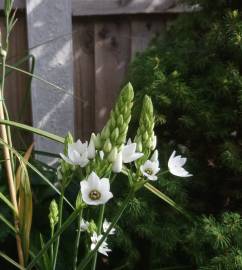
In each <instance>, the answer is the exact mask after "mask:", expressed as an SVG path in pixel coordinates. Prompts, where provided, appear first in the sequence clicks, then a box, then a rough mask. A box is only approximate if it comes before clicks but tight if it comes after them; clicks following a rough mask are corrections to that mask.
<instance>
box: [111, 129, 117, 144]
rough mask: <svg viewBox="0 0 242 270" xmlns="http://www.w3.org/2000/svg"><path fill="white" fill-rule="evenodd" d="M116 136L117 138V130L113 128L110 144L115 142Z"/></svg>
mask: <svg viewBox="0 0 242 270" xmlns="http://www.w3.org/2000/svg"><path fill="white" fill-rule="evenodd" d="M118 136H119V129H118V128H115V129H114V130H113V132H112V134H111V141H112V142H115V141H117V139H118Z"/></svg>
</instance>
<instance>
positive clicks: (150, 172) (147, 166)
mask: <svg viewBox="0 0 242 270" xmlns="http://www.w3.org/2000/svg"><path fill="white" fill-rule="evenodd" d="M140 171H141V172H142V174H143V175H144V176H146V177H147V178H148V179H149V180H151V181H155V180H157V176H156V174H157V173H158V172H159V171H160V168H159V163H158V162H157V161H151V160H147V161H146V162H145V163H144V164H143V165H141V166H140Z"/></svg>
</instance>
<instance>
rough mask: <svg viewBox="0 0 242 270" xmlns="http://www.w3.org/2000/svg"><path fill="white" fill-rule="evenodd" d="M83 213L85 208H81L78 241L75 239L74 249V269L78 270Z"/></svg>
mask: <svg viewBox="0 0 242 270" xmlns="http://www.w3.org/2000/svg"><path fill="white" fill-rule="evenodd" d="M82 214H83V208H82V209H81V212H80V215H79V219H78V225H77V226H78V227H77V233H76V241H75V250H74V260H73V270H76V268H77V261H78V249H79V245H80V237H81V221H82Z"/></svg>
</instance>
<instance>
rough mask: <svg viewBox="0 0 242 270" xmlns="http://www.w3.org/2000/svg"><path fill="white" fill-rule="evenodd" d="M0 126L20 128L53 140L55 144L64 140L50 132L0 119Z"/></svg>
mask: <svg viewBox="0 0 242 270" xmlns="http://www.w3.org/2000/svg"><path fill="white" fill-rule="evenodd" d="M0 124H4V125H8V126H12V127H17V128H21V129H24V130H26V131H29V132H33V133H35V134H38V135H40V136H43V137H46V138H48V139H50V140H53V141H56V142H59V143H64V140H65V139H64V138H63V137H60V136H58V135H55V134H52V133H50V132H47V131H44V130H42V129H39V128H34V127H31V126H28V125H25V124H20V123H18V122H14V121H10V120H2V119H1V120H0Z"/></svg>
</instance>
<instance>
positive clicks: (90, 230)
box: [87, 220, 97, 234]
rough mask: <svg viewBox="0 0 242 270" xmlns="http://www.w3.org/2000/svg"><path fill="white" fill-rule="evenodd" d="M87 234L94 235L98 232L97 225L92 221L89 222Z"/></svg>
mask: <svg viewBox="0 0 242 270" xmlns="http://www.w3.org/2000/svg"><path fill="white" fill-rule="evenodd" d="M87 232H88V233H90V234H93V233H94V232H97V225H96V224H95V222H94V220H91V221H90V222H89V226H88V228H87Z"/></svg>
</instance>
